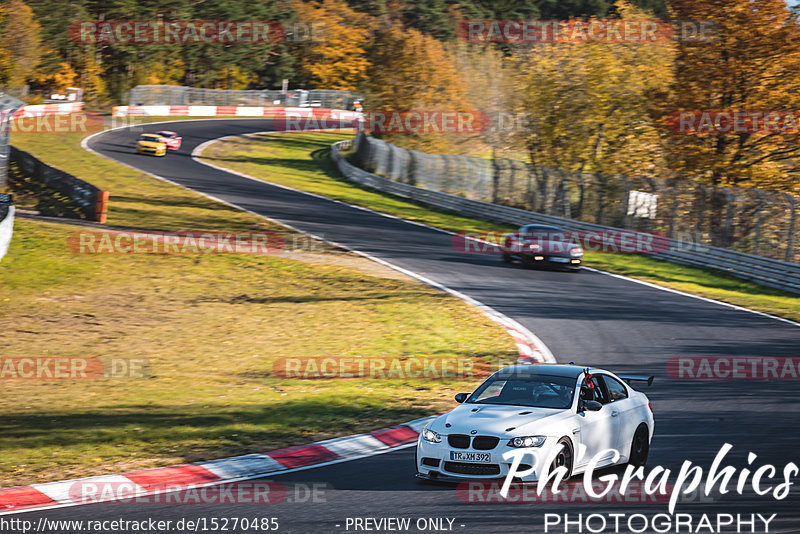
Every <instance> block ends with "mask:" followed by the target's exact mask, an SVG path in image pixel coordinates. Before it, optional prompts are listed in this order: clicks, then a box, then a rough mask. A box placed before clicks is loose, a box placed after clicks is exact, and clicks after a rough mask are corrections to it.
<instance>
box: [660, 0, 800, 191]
mask: <svg viewBox="0 0 800 534" xmlns="http://www.w3.org/2000/svg"><path fill="white" fill-rule="evenodd" d="M670 8H671V11H672V15H673V17H674V18H676V19H681V20H700V21H707V22H710V23H713V32H712V33H711V34H710V37H711V39H710V40H707V41H701V42H693V41H685V42H680V43H679V44H678V54H677V58H676V64H675V73H676V75H675V78H674V91H673V94H674V99H673V100H672V101H671V102H670V104H671V107H672V110H673V111H679V110H683V111H701V110H714V111H752V112H764V111H780V110H798V109H800V31H799V29H798V20H797V18H796V17H794V16H793V15H792V12H791V11H790V9H789V8H788V7H787V5H786V3H785V2H784V1H783V0H726V1H721V0H717V1H709V2H696V1H693V0H672V1H671V2H670ZM795 120H796V121H800V117H796V119H795ZM753 130H755V128H753ZM794 132H795V133H793V134H792V133H791V132H790V135H786V134H785V133H782V132H780V131H760V132H759V131H748V132H740V133H727V132H722V131H716V132H713V133H707V134H703V135H681V134H676V135H674V136H672V137H671V138H670V142H669V144H668V148H669V152H670V156H671V163H672V166H673V167H674V168H675V169H677V170H678V171H679V172H680V173H681V175H682V176H684V177H686V178H692V179H698V180H702V181H705V182H706V183H709V184H712V185H738V186H757V187H764V188H772V189H779V190H784V191H789V190H792V189H794V190H797V189H796V188H797V183H798V178H800V142H798V135H797V133H796V130H794Z"/></svg>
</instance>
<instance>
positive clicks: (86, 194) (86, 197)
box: [11, 146, 109, 223]
mask: <svg viewBox="0 0 800 534" xmlns="http://www.w3.org/2000/svg"><path fill="white" fill-rule="evenodd" d="M11 162H12V163H16V164H17V166H18V167H19V169H20V171H21V172H22V173H23V174H24V175H26V176H29V177H30V178H31V179H32V180H35V181H37V182H40V183H42V184H44V185H46V186H47V187H49V188H51V189H55V190H56V191H58V192H59V193H61V194H62V195H64V196H65V197H67V198H69V199H70V200H72V201H73V202H74V203H75V204H76V205H77V206H78V207H79V208H80V209H81V211H82V212H83V213H84V214H85V215H86V216H87V217H88V218H90V219H92V220H95V221H98V222H101V223H104V222H106V212H107V211H108V196H109V195H108V191H103V190H101V189H100V188H98V187H96V186H94V185H92V184H90V183H89V182H85V181H83V180H81V179H80V178H76V177H75V176H72V175H71V174H67V173H66V172H64V171H61V170H59V169H56V168H55V167H51V166H50V165H48V164H46V163H43V162H41V161H39V160H38V159H36V158H35V157H34V156H32V155H30V154H28V153H27V152H23V151H22V150H19V149H18V148H15V147H13V146H12V147H11Z"/></svg>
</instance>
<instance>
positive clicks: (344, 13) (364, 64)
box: [294, 0, 370, 90]
mask: <svg viewBox="0 0 800 534" xmlns="http://www.w3.org/2000/svg"><path fill="white" fill-rule="evenodd" d="M294 8H295V10H296V11H297V19H298V22H300V23H301V24H303V25H306V26H307V27H310V28H312V29H313V31H312V32H309V34H310V42H306V43H303V44H301V45H300V52H299V57H298V60H299V63H300V68H301V70H303V71H305V73H306V74H307V77H308V80H309V83H311V84H313V85H314V86H316V87H319V88H321V89H340V90H355V89H357V88H358V86H359V85H360V84H361V83H362V82H363V81H364V79H365V76H366V72H367V68H368V67H369V61H368V60H367V57H366V46H367V44H368V42H369V39H370V33H369V30H368V29H367V18H368V17H367V16H366V15H364V14H363V13H360V12H357V11H354V10H353V9H351V8H350V7H348V5H347V3H346V2H344V1H343V0H322V1H321V2H295V4H294Z"/></svg>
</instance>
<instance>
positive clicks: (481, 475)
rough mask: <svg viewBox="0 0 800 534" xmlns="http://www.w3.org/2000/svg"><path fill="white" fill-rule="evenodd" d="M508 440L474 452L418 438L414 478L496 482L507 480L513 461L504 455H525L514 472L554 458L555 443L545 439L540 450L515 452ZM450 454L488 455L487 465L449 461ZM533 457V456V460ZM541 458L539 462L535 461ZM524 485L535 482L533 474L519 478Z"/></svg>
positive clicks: (536, 478)
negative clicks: (518, 453) (523, 452)
mask: <svg viewBox="0 0 800 534" xmlns="http://www.w3.org/2000/svg"><path fill="white" fill-rule="evenodd" d="M507 441H508V438H505V439H501V440H500V442H499V443H498V444H497V446H496V447H495V448H493V449H491V450H488V451H486V450H475V449H473V448H467V449H456V448H453V447H451V446H450V445H448V443H447V437H446V436H442V442H441V443H431V442H429V441H426V440H424V439H422V437H421V436H420V438H419V439H418V440H417V476H418V477H420V478H423V479H428V480H441V481H445V482H459V481H465V480H497V479H504V478H506V476H508V472H509V470H510V469H511V464H512V461H513V458H512V457H510V456H509V457H507V458H504V457H503V456H504V455H505V453H507V452H511V451H517V452H519V451H525V452H526V454H525V455H524V456H523V458H522V459H521V461H520V467H518V468H517V472H520V471H523V470H524V468H525V467H530V466H535V464H536V462H537V461H540V462H541V461H544V459H545V458H549V457H550V456H555V450H554V449H555V447H556V445H557V441H558V440H557V439H555V438H551V437H548V438H547V440H546V441H545V443H544V444H543V445H542V446H541V447H532V448H528V449H519V448H515V447H509V446H508V445H507ZM451 452H474V453H489V454H490V460H489V462H488V463H476V462H461V461H454V460H452V459H451V455H450V453H451ZM534 455H535V456H534ZM537 458H541V459H542V460H537ZM520 480H522V481H524V482H534V481H536V480H538V477H537V472H536V471H534V472H533V473H531V474H529V475H526V476H524V477H520Z"/></svg>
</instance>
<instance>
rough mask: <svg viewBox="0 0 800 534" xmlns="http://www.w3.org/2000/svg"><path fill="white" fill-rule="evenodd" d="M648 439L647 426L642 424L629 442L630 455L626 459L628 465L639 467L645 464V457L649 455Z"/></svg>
mask: <svg viewBox="0 0 800 534" xmlns="http://www.w3.org/2000/svg"><path fill="white" fill-rule="evenodd" d="M649 438H650V434H649V433H648V431H647V426H646V425H644V424H641V425H639V428H637V429H636V432H635V433H634V434H633V440H632V441H631V454H630V456H629V457H628V463H629V464H630V465H632V466H634V467H639V466H644V465H645V464H646V463H647V456H648V455H649V454H650V439H649Z"/></svg>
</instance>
